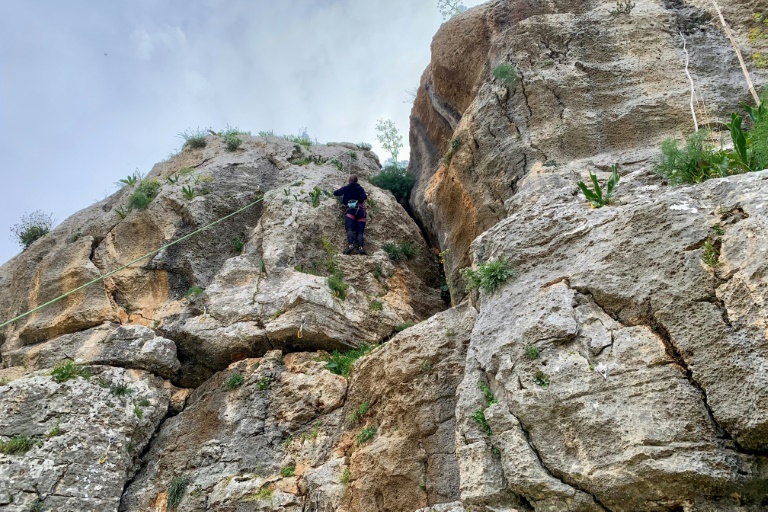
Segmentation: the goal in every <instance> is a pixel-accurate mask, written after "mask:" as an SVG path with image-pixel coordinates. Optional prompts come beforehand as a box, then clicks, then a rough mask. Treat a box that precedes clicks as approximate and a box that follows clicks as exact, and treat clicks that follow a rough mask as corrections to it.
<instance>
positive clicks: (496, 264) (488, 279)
mask: <svg viewBox="0 0 768 512" xmlns="http://www.w3.org/2000/svg"><path fill="white" fill-rule="evenodd" d="M514 275H515V271H514V270H513V269H512V267H510V266H509V264H508V263H507V262H506V261H505V260H503V259H498V260H493V261H488V262H485V263H481V264H480V265H478V266H477V269H474V270H473V269H471V268H469V267H467V268H463V269H461V276H462V277H463V278H464V280H465V281H466V282H467V290H478V289H479V290H482V291H484V292H487V293H493V292H495V291H496V290H498V289H499V288H500V287H501V285H502V284H504V282H506V281H507V279H509V278H510V277H513V276H514Z"/></svg>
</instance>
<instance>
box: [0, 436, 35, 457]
mask: <svg viewBox="0 0 768 512" xmlns="http://www.w3.org/2000/svg"><path fill="white" fill-rule="evenodd" d="M34 446H35V441H34V439H32V438H31V437H28V436H22V435H15V436H13V437H12V438H10V439H9V440H8V441H0V453H3V454H5V455H20V454H24V453H27V452H28V451H29V450H31V449H32V448H33V447H34Z"/></svg>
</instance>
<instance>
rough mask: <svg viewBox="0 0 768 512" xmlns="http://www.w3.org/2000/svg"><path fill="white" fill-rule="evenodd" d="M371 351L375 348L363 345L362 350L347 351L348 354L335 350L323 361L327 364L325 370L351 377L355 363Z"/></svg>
mask: <svg viewBox="0 0 768 512" xmlns="http://www.w3.org/2000/svg"><path fill="white" fill-rule="evenodd" d="M371 350H373V347H372V346H370V345H362V346H360V348H357V349H353V350H347V351H346V352H341V351H338V350H334V351H333V352H331V354H330V355H328V356H326V357H325V358H324V359H323V361H325V362H326V365H325V368H326V369H327V370H329V371H330V372H331V373H335V374H336V375H341V376H342V377H349V372H350V371H351V370H352V366H353V365H354V364H355V361H357V360H358V359H360V358H361V357H363V356H364V355H365V354H367V353H368V352H370V351H371Z"/></svg>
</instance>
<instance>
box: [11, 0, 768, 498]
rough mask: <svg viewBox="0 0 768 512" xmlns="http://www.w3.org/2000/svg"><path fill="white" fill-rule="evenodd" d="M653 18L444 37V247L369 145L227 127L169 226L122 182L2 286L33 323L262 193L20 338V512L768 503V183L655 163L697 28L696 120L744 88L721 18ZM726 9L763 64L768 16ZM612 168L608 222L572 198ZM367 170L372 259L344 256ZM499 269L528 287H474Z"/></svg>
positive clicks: (175, 163)
mask: <svg viewBox="0 0 768 512" xmlns="http://www.w3.org/2000/svg"><path fill="white" fill-rule="evenodd" d="M630 5H632V7H631V9H630V10H631V12H630V13H629V14H618V15H612V14H611V12H610V11H611V10H613V9H616V7H617V6H616V5H615V4H614V3H613V2H597V3H595V2H587V3H585V2H574V1H572V0H547V1H544V2H530V1H527V0H512V1H502V0H496V1H493V2H489V3H488V4H486V5H483V6H480V7H477V8H474V9H470V10H469V11H467V12H465V13H463V14H461V15H459V16H456V17H455V18H453V19H451V20H449V21H448V22H446V23H445V24H444V25H443V26H442V28H441V29H440V31H439V32H438V34H437V35H436V37H435V39H434V42H433V45H432V54H433V59H432V62H431V64H430V66H429V67H428V69H427V70H426V71H425V73H424V76H423V77H422V87H420V89H419V92H418V95H417V97H416V101H415V104H414V109H413V112H412V128H411V134H410V140H411V149H412V154H411V171H412V172H414V173H415V174H416V176H417V180H418V181H417V185H416V187H415V189H414V190H413V192H412V194H411V198H410V202H411V207H412V210H413V212H414V215H415V217H416V218H417V219H418V220H419V221H420V223H421V225H422V227H423V228H424V231H425V234H426V238H428V239H429V242H430V243H429V244H428V243H427V241H425V240H423V239H422V234H421V232H420V229H419V228H418V227H417V224H416V222H414V221H413V220H412V219H411V218H409V217H408V215H407V213H406V211H405V210H404V209H403V208H402V207H401V206H400V205H398V204H397V202H396V201H395V200H394V198H393V197H392V196H391V195H390V194H389V193H388V192H385V191H382V190H380V189H377V188H376V187H372V186H371V185H370V184H369V181H368V180H369V178H370V177H371V176H372V175H373V174H374V173H376V172H378V170H379V168H380V165H379V161H378V159H377V158H376V156H375V155H374V154H373V153H370V152H369V151H365V150H364V149H362V148H360V147H358V146H356V145H352V144H346V143H338V144H328V145H319V144H315V145H310V146H309V147H304V146H302V145H300V144H297V143H293V142H291V141H288V140H285V139H281V138H277V137H250V136H243V141H244V142H243V146H242V148H241V149H238V150H237V151H234V152H230V151H226V150H225V148H224V144H223V140H222V139H221V138H220V137H219V136H216V135H212V136H210V137H208V145H207V147H206V148H204V149H195V150H184V151H182V152H181V153H180V154H179V155H176V156H174V157H173V158H171V159H169V160H168V161H166V162H163V163H161V164H158V165H157V166H156V167H155V168H154V169H153V171H152V172H151V173H150V176H149V177H148V179H157V180H158V181H159V182H160V183H161V184H162V187H161V189H160V192H159V195H158V197H157V198H155V199H154V200H153V201H152V202H151V204H150V205H149V207H148V208H147V209H146V210H142V211H128V210H127V209H126V205H127V201H128V197H129V196H130V195H131V194H132V193H133V189H132V188H131V187H126V188H124V189H122V190H120V191H118V192H116V193H115V194H114V195H113V196H112V197H110V198H108V199H106V200H104V201H103V202H100V203H98V204H96V205H93V206H91V207H89V208H87V209H85V210H83V211H81V212H79V213H78V214H76V215H75V216H73V217H72V218H70V219H68V220H67V221H65V222H64V223H63V224H62V225H61V226H59V227H58V228H56V230H54V231H53V232H52V233H51V234H50V235H48V236H46V237H44V238H43V239H41V240H39V241H38V242H36V243H34V244H33V245H32V246H31V247H30V248H29V249H28V250H27V251H25V252H24V253H22V254H21V255H19V256H18V257H16V258H15V259H13V260H12V261H10V262H8V263H7V264H5V265H3V266H2V267H0V315H3V316H5V317H10V316H13V315H15V314H19V313H21V312H23V311H25V310H26V309H28V308H29V307H31V306H34V305H36V304H39V303H41V302H44V301H46V300H48V299H50V298H52V297H53V296H56V295H58V294H60V293H62V292H64V291H67V290H69V289H71V288H73V287H75V286H77V285H79V284H82V283H83V282H86V281H87V280H90V279H93V278H95V277H98V276H99V275H103V274H104V273H105V272H107V271H109V270H111V269H113V268H116V267H118V266H119V265H121V264H123V263H125V262H127V261H131V260H132V259H134V258H137V257H139V256H141V255H142V254H145V253H147V252H149V251H150V250H152V249H155V248H157V247H161V246H162V245H163V244H164V243H167V242H168V241H170V240H173V239H177V238H178V237H181V236H184V235H186V234H189V233H192V232H193V231H194V230H195V229H198V228H200V227H202V226H204V225H206V224H208V223H209V222H212V221H214V220H216V219H220V218H222V217H224V216H225V215H227V214H229V213H231V212H234V211H236V210H238V209H239V208H243V207H245V206H246V205H248V204H250V203H252V202H254V201H256V200H258V199H261V200H260V201H259V202H258V204H255V205H253V206H252V207H250V208H249V209H247V210H245V211H243V212H241V213H238V214H237V215H235V216H233V217H231V218H227V219H226V220H224V221H223V222H221V223H219V224H217V225H216V226H214V227H212V228H210V229H208V230H206V231H205V232H203V233H199V234H197V235H195V236H194V237H191V238H190V239H188V240H185V241H184V242H183V243H181V244H178V245H174V246H172V247H167V248H164V249H162V250H161V251H159V252H158V253H157V254H154V255H153V256H152V257H151V258H150V259H147V260H145V261H142V262H140V263H137V264H135V265H132V266H131V267H130V268H128V269H126V270H125V271H123V272H121V273H118V274H116V275H114V276H111V277H109V278H107V279H106V280H105V281H104V282H103V283H100V284H98V285H96V286H93V287H91V288H88V289H86V290H84V291H82V292H79V293H78V294H75V295H73V296H71V297H69V298H67V299H65V300H63V301H61V302H58V303H56V304H54V305H53V306H51V307H50V308H47V309H45V310H43V311H41V312H39V313H35V314H33V315H31V316H30V317H28V318H25V319H22V320H19V321H17V322H15V324H14V325H13V326H11V327H9V328H7V329H6V330H4V331H3V332H2V333H0V336H1V337H0V357H1V359H0V363H2V368H0V508H2V509H3V510H9V511H19V512H21V511H27V510H30V509H32V510H38V509H41V508H42V509H43V510H48V509H50V510H64V511H69V510H71V511H91V510H93V511H97V510H98V511H105V510H120V511H126V512H133V511H153V512H166V511H172V510H178V511H190V512H191V511H201V510H217V511H246V510H247V511H252V510H257V511H267V510H281V511H284V512H289V511H295V512H299V511H302V512H304V511H310V510H311V511H322V512H331V511H342V512H357V511H366V512H367V511H376V512H384V511H386V512H402V511H418V512H428V511H430V512H463V511H467V512H469V511H472V512H491V511H496V512H501V511H504V512H513V511H515V512H566V511H569V512H605V511H612V512H758V511H762V510H765V509H766V507H768V378H766V375H768V310H766V308H767V307H768V306H767V304H768V260H766V258H765V255H766V251H768V217H766V211H768V170H765V171H761V172H754V173H749V174H743V175H737V176H730V177H727V178H721V179H716V180H710V181H707V182H705V183H701V184H698V185H695V186H681V187H671V186H669V185H668V184H667V183H665V182H664V181H663V180H662V179H661V178H659V177H658V176H657V175H655V174H654V173H653V166H654V163H655V161H656V159H657V158H658V156H659V149H658V146H659V144H658V143H659V141H661V140H662V139H664V138H666V137H669V136H679V135H681V134H683V133H687V132H689V131H690V130H691V118H690V111H689V106H688V101H689V88H688V82H687V78H686V77H685V73H684V65H685V64H684V63H685V56H684V54H683V52H682V44H681V43H682V38H685V40H686V45H687V49H688V51H689V52H690V56H691V70H692V72H693V75H694V78H695V80H696V82H697V84H698V87H699V89H700V90H701V91H702V92H703V96H704V100H705V102H706V107H707V111H708V114H707V115H706V116H704V115H702V116H701V118H700V120H701V121H702V122H703V123H706V125H707V126H708V127H710V128H713V129H718V128H722V126H723V125H722V122H723V121H725V120H727V119H726V117H725V116H726V114H729V113H730V111H731V110H733V109H734V108H736V105H737V104H738V102H739V101H741V100H749V95H748V93H747V91H746V87H745V86H744V85H743V77H742V76H741V72H740V70H739V68H738V64H737V62H736V58H735V55H734V53H733V49H732V47H731V45H730V42H729V41H728V39H727V37H726V36H725V34H724V32H723V29H722V27H721V26H720V25H719V21H718V20H717V18H716V17H715V15H714V11H713V10H712V7H711V5H712V4H711V2H708V1H706V0H691V1H689V2H684V1H678V0H669V1H668V0H663V1H661V2H655V1H654V2H652V1H650V0H637V1H636V2H635V3H634V4H630ZM722 7H723V12H724V14H725V16H726V19H727V20H728V22H729V24H730V25H731V27H732V28H733V30H734V38H735V41H736V42H737V44H739V45H740V46H741V48H742V52H743V54H744V55H745V56H746V57H747V64H748V66H750V69H752V68H754V64H755V63H754V62H752V60H751V58H750V55H751V50H752V48H751V47H750V46H749V45H750V44H751V43H750V39H749V38H748V31H749V30H750V29H751V28H753V24H754V19H753V18H752V13H753V12H755V11H758V10H760V9H764V6H763V5H762V4H760V3H759V2H757V1H756V0H733V1H729V2H727V3H726V4H725V5H723V6H722ZM752 39H753V41H754V38H752ZM501 64H508V65H509V66H510V68H508V69H514V75H515V76H514V78H512V77H511V76H510V74H509V73H507V74H506V77H505V76H503V75H504V73H498V72H496V73H495V71H496V70H497V68H498V66H499V65H501ZM753 71H755V73H754V76H753V78H754V79H755V81H756V83H757V85H758V87H760V86H762V85H764V84H765V82H766V80H767V79H768V76H766V74H765V71H764V70H754V69H753ZM496 75H498V76H496ZM721 135H723V133H721ZM614 164H618V165H619V171H620V174H621V181H620V182H619V185H618V187H617V189H616V192H615V201H614V202H613V203H612V204H610V205H608V206H605V207H603V208H599V209H596V208H590V206H589V204H588V203H587V202H586V201H585V200H584V197H583V196H582V194H581V192H580V191H579V189H578V187H577V185H576V183H577V181H579V180H586V179H587V171H592V172H595V173H596V175H597V177H598V179H599V180H600V182H601V183H604V182H605V181H606V179H607V178H608V176H609V172H608V171H609V170H610V169H611V166H612V165H614ZM350 172H355V173H357V174H359V175H360V177H361V181H362V182H363V184H364V186H365V187H366V189H367V190H368V192H369V195H370V196H371V198H372V201H371V204H370V205H369V206H370V209H369V213H370V217H371V222H370V224H369V227H368V229H367V234H368V242H367V243H366V248H367V250H368V252H369V254H370V256H368V257H365V258H363V257H359V256H344V255H342V254H339V251H340V249H342V248H343V247H344V246H345V242H346V241H345V239H344V233H343V229H342V227H341V222H340V221H341V220H342V217H341V215H340V213H341V212H340V210H339V208H338V204H337V203H336V202H335V201H334V199H332V198H331V197H330V195H329V192H331V191H332V190H333V189H335V188H337V187H338V186H340V185H341V184H343V183H344V182H345V181H346V178H347V175H348V173H350ZM169 178H170V179H169ZM182 187H185V189H186V191H187V192H186V194H185V192H184V189H182ZM191 189H192V190H194V191H196V195H195V197H194V198H192V199H188V198H187V197H186V195H189V191H190V190H191ZM310 193H311V195H310ZM387 243H411V244H413V246H414V247H415V248H416V254H415V256H414V257H413V258H412V259H404V260H402V261H392V260H391V259H390V258H389V257H388V255H387V253H386V251H385V250H384V245H385V244H387ZM438 251H440V252H441V253H442V254H441V258H442V259H443V260H444V268H445V273H446V278H447V281H448V284H449V285H450V288H451V295H452V300H453V302H454V305H453V307H451V308H450V309H447V310H444V311H441V310H442V309H443V308H444V304H443V303H442V301H441V299H440V290H439V289H440V284H441V279H442V278H441V276H440V273H439V269H440V266H439V264H438V261H437V258H436V257H435V256H434V255H435V254H437V252H438ZM494 260H503V261H504V262H505V263H506V264H507V265H508V266H509V267H510V268H512V269H514V275H513V277H511V278H509V279H507V280H505V281H503V282H499V283H498V284H499V286H498V289H496V290H494V291H493V292H489V291H487V290H480V291H472V290H469V289H467V288H466V286H465V283H464V281H463V278H462V277H461V273H460V272H459V270H460V269H461V268H463V267H468V266H475V267H476V268H478V267H477V266H478V265H479V264H481V263H487V262H490V261H494ZM334 273H335V274H337V275H338V274H339V273H342V274H343V280H344V283H346V285H347V289H346V292H344V290H343V289H342V288H339V287H337V289H336V290H333V289H332V288H331V287H330V284H329V280H328V277H329V275H331V274H334ZM345 295H346V296H345ZM344 296H345V297H344ZM411 323H415V325H413V326H411V327H408V325H410V324H411ZM349 349H360V352H365V354H364V355H362V357H360V358H359V359H357V361H356V362H355V363H354V365H353V366H352V367H351V371H350V372H349V373H348V374H347V373H346V372H344V371H341V366H342V365H341V364H340V362H339V361H342V360H343V358H345V357H347V358H352V357H353V356H359V355H360V353H354V354H353V353H351V352H335V351H337V350H340V351H346V350H349ZM331 352H333V353H331ZM344 360H345V359H344ZM62 361H65V362H66V365H67V366H66V368H68V370H67V372H68V374H67V376H66V377H69V378H62V377H61V372H62V368H63V367H62ZM345 361H347V362H349V361H348V360H345ZM54 367H57V368H58V369H55V370H54V369H53V368H54ZM333 371H336V372H337V373H333ZM342 374H344V375H342ZM20 446H21V448H19V447H20Z"/></svg>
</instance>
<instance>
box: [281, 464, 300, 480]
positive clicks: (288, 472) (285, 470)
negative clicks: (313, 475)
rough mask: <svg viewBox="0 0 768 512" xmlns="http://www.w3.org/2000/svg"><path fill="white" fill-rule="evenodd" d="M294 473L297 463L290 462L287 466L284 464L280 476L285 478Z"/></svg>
mask: <svg viewBox="0 0 768 512" xmlns="http://www.w3.org/2000/svg"><path fill="white" fill-rule="evenodd" d="M294 474H296V465H295V464H288V465H287V466H283V467H282V468H281V469H280V476H282V477H283V478H290V477H292V476H293V475H294Z"/></svg>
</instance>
